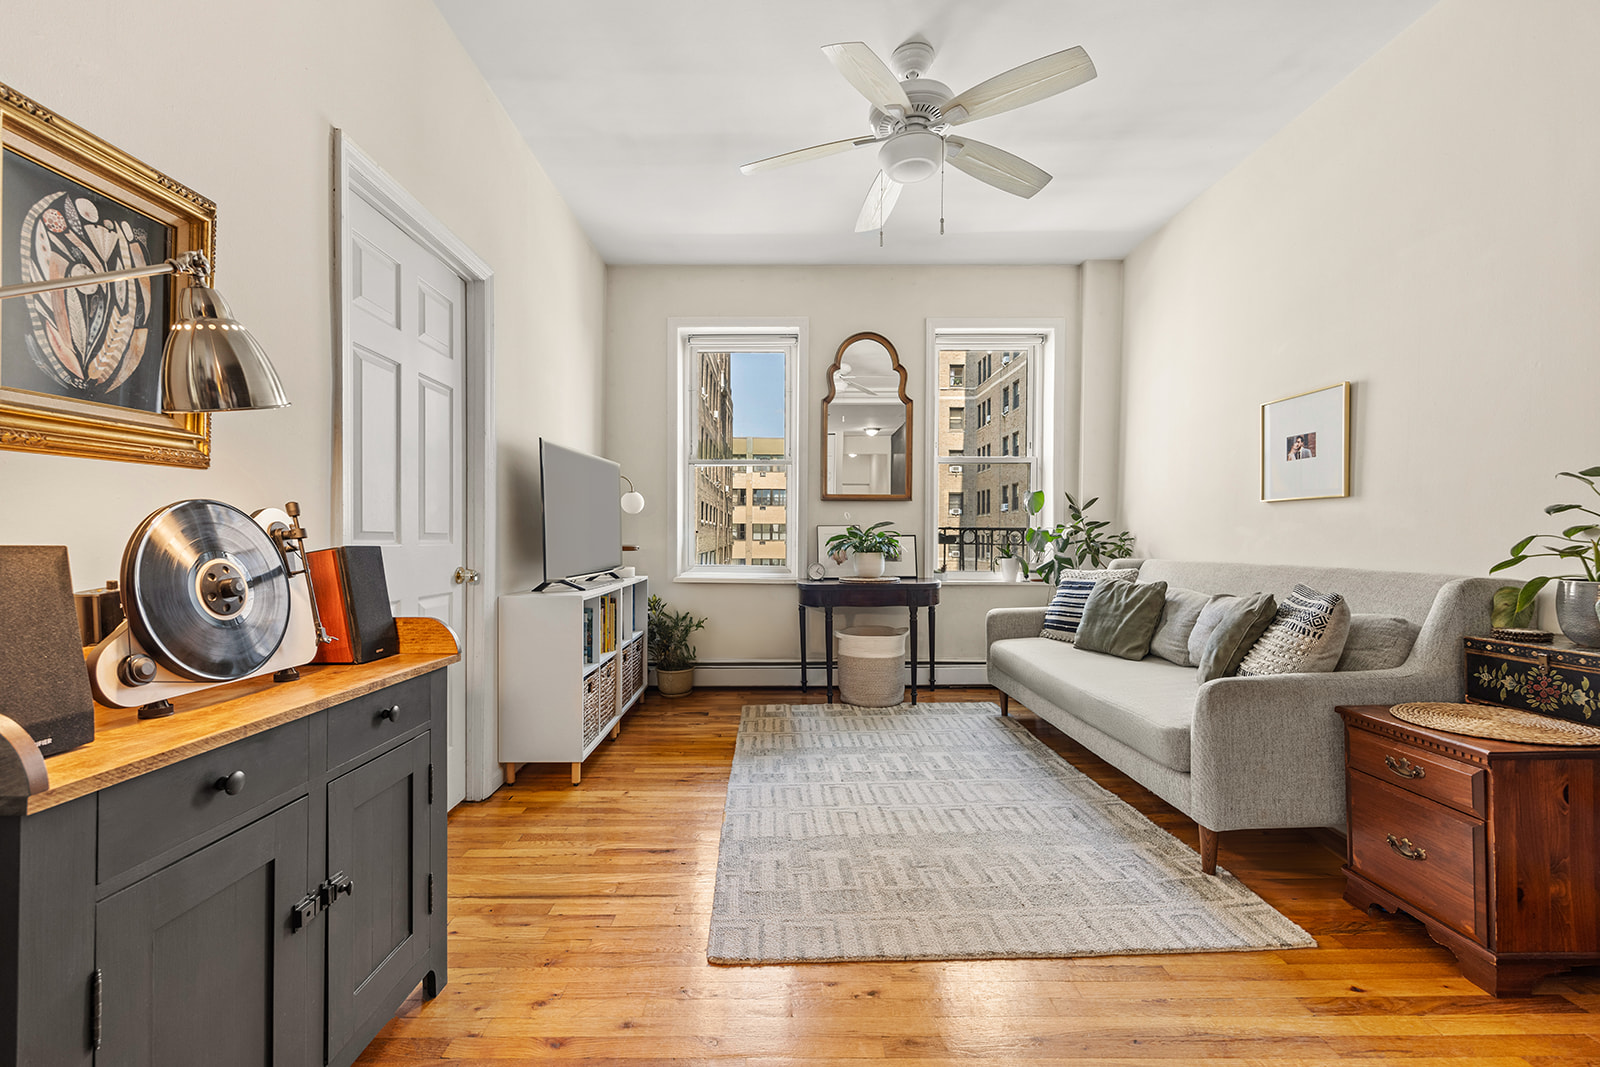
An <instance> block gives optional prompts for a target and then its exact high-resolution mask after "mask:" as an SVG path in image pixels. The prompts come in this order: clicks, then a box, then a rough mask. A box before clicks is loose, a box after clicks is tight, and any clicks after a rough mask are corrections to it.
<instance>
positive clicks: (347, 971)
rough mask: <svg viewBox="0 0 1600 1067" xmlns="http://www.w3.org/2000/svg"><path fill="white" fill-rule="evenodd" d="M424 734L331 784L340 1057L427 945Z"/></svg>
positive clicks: (332, 1044)
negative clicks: (339, 892)
mask: <svg viewBox="0 0 1600 1067" xmlns="http://www.w3.org/2000/svg"><path fill="white" fill-rule="evenodd" d="M429 743H430V738H429V735H428V734H426V733H425V734H423V735H422V736H421V737H417V738H414V739H413V740H411V741H408V742H406V743H405V744H404V745H402V746H400V747H399V748H397V749H395V750H393V751H392V752H389V753H386V754H385V755H382V756H379V757H378V758H377V759H375V760H372V761H371V762H369V763H364V764H362V765H361V766H360V767H357V768H356V769H355V770H353V771H350V772H348V773H346V774H343V775H341V776H340V777H338V778H335V779H334V780H333V781H332V782H330V783H329V784H328V870H329V872H331V873H336V872H340V871H342V872H344V873H345V874H346V875H347V876H349V878H350V879H351V881H352V883H353V888H352V890H351V892H350V893H349V895H348V896H342V897H341V898H340V899H339V900H338V902H337V903H335V904H334V905H333V906H332V907H330V908H329V909H328V911H327V919H328V1051H329V1053H330V1054H332V1053H336V1052H338V1051H339V1050H340V1049H342V1048H343V1047H344V1045H345V1044H346V1043H347V1042H348V1041H349V1040H350V1038H351V1036H352V1035H354V1034H355V1033H356V1031H357V1030H358V1029H359V1027H360V1026H361V1024H362V1023H363V1022H365V1021H367V1020H368V1019H369V1018H370V1017H371V1016H372V1015H373V1013H374V1012H381V1011H385V1010H386V1005H388V1004H390V1003H391V1000H390V999H389V998H390V993H391V992H392V991H393V986H394V984H395V983H396V982H397V981H399V980H400V979H401V978H402V977H403V976H404V975H405V974H406V973H407V972H408V971H410V969H411V968H412V966H413V965H415V964H416V962H417V961H418V960H419V959H421V957H422V953H423V952H424V951H425V950H426V948H427V940H428V926H427V921H428V871H429V869H430V859H429V847H430V846H429V841H428V821H427V808H428V746H429Z"/></svg>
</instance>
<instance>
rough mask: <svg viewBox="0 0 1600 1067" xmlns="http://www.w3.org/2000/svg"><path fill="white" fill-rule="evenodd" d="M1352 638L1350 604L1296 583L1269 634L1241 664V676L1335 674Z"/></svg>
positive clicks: (1265, 635) (1268, 629) (1246, 654)
mask: <svg viewBox="0 0 1600 1067" xmlns="http://www.w3.org/2000/svg"><path fill="white" fill-rule="evenodd" d="M1349 636H1350V605H1349V604H1347V603H1345V599H1344V597H1342V596H1340V595H1339V594H1338V593H1319V592H1317V591H1316V590H1315V589H1312V588H1311V587H1310V586H1308V585H1303V584H1296V585H1295V587H1294V590H1293V591H1292V592H1290V594H1289V595H1288V596H1287V597H1285V598H1284V600H1283V602H1282V603H1280V604H1279V605H1278V614H1277V615H1276V616H1275V617H1274V618H1273V620H1272V623H1271V625H1269V626H1268V627H1267V629H1266V632H1265V633H1263V634H1262V635H1261V638H1260V640H1258V641H1257V642H1256V643H1255V644H1254V645H1253V646H1252V647H1251V649H1250V651H1248V652H1246V653H1245V655H1244V659H1242V660H1240V661H1239V672H1238V673H1239V674H1240V676H1241V677H1246V678H1248V677H1249V676H1251V675H1253V674H1322V673H1324V672H1326V671H1331V670H1333V668H1334V667H1335V666H1336V665H1337V664H1338V662H1339V654H1340V653H1341V652H1343V651H1344V642H1345V638H1347V637H1349Z"/></svg>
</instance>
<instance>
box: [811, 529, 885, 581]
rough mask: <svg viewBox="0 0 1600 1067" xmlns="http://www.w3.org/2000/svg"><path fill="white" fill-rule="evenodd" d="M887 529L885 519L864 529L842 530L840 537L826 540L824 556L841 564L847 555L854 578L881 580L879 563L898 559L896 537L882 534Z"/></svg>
mask: <svg viewBox="0 0 1600 1067" xmlns="http://www.w3.org/2000/svg"><path fill="white" fill-rule="evenodd" d="M888 525H889V520H888V519H885V520H883V521H882V522H875V523H873V524H872V525H871V526H867V527H865V528H863V527H860V526H846V527H845V530H844V533H839V534H834V535H833V536H832V537H830V538H828V542H827V545H826V546H825V547H826V548H827V550H828V556H829V557H830V558H831V559H832V560H833V561H834V562H835V563H843V562H844V560H845V557H846V556H847V555H848V556H853V557H855V563H856V576H857V577H858V578H881V577H882V576H883V561H884V560H886V559H888V560H897V559H899V558H900V534H899V533H898V532H896V531H894V530H885V529H884V527H885V526H888Z"/></svg>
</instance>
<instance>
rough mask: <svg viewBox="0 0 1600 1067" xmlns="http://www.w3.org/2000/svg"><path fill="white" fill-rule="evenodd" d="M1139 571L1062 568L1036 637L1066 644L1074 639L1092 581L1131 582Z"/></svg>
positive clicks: (1092, 590)
mask: <svg viewBox="0 0 1600 1067" xmlns="http://www.w3.org/2000/svg"><path fill="white" fill-rule="evenodd" d="M1138 573H1139V572H1138V571H1136V570H1133V569H1132V568H1118V569H1117V570H1104V571H1062V572H1061V584H1059V585H1057V586H1056V595H1055V596H1053V597H1051V598H1050V604H1049V606H1048V607H1046V608H1045V609H1044V629H1042V630H1040V631H1039V636H1040V637H1049V638H1053V639H1054V640H1056V641H1065V642H1067V643H1068V644H1071V643H1072V642H1074V641H1076V640H1077V638H1078V623H1079V622H1080V621H1082V619H1083V606H1084V605H1085V604H1087V603H1088V602H1089V594H1090V593H1092V592H1094V587H1095V584H1096V583H1098V582H1131V581H1132V580H1133V579H1134V578H1135V577H1137V576H1138Z"/></svg>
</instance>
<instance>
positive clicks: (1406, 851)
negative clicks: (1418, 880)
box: [1387, 834, 1428, 860]
mask: <svg viewBox="0 0 1600 1067" xmlns="http://www.w3.org/2000/svg"><path fill="white" fill-rule="evenodd" d="M1387 837H1388V841H1389V847H1390V848H1392V849H1394V850H1395V851H1396V852H1398V853H1400V855H1402V856H1404V857H1405V858H1406V859H1408V860H1425V859H1427V858H1428V850H1427V849H1425V848H1418V847H1417V846H1416V845H1413V844H1412V843H1411V839H1410V838H1407V837H1402V838H1400V839H1399V840H1398V841H1396V840H1395V836H1394V835H1393V834H1389V835H1387Z"/></svg>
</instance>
